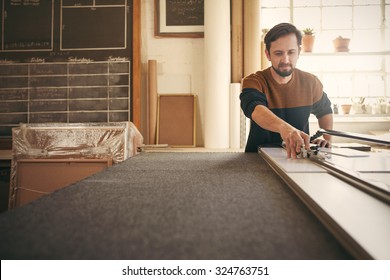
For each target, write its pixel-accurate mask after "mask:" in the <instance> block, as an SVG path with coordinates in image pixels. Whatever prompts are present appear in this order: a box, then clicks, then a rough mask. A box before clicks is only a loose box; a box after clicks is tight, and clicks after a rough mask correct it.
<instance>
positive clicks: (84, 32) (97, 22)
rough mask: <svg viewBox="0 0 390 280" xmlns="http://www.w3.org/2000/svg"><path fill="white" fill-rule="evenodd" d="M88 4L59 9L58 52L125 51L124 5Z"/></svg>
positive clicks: (125, 15) (125, 19) (125, 11)
mask: <svg viewBox="0 0 390 280" xmlns="http://www.w3.org/2000/svg"><path fill="white" fill-rule="evenodd" d="M64 2H65V3H66V1H64ZM68 2H69V1H68ZM116 2H118V1H116ZM91 4H92V3H85V4H78V5H74V6H71V5H69V6H67V5H64V4H63V6H62V7H61V25H60V26H61V27H62V28H61V50H78V49H90V50H97V49H106V50H107V49H125V48H126V42H127V39H126V36H127V34H126V23H127V6H126V1H123V0H122V3H117V4H114V2H111V3H100V2H97V3H95V4H94V5H91Z"/></svg>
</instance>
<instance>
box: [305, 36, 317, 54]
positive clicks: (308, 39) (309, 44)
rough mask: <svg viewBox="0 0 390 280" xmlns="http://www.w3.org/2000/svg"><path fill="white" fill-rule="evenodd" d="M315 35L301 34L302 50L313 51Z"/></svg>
mask: <svg viewBox="0 0 390 280" xmlns="http://www.w3.org/2000/svg"><path fill="white" fill-rule="evenodd" d="M314 39H315V36H313V35H303V37H302V50H303V51H304V52H313V46H314Z"/></svg>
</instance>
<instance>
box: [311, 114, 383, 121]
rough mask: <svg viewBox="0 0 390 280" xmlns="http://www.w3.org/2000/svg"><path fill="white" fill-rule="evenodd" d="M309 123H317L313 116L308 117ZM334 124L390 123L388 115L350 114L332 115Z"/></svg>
mask: <svg viewBox="0 0 390 280" xmlns="http://www.w3.org/2000/svg"><path fill="white" fill-rule="evenodd" d="M309 121H310V122H317V118H316V117H315V116H310V118H309ZM333 121H334V122H390V115H389V114H377V115H372V114H352V115H333Z"/></svg>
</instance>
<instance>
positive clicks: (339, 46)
mask: <svg viewBox="0 0 390 280" xmlns="http://www.w3.org/2000/svg"><path fill="white" fill-rule="evenodd" d="M350 42H351V39H350V38H342V37H337V38H336V39H334V40H333V46H334V50H335V51H336V52H349V43H350Z"/></svg>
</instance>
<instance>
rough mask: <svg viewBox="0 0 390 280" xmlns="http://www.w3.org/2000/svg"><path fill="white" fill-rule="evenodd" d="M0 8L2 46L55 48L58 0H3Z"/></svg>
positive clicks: (31, 49)
mask: <svg viewBox="0 0 390 280" xmlns="http://www.w3.org/2000/svg"><path fill="white" fill-rule="evenodd" d="M0 8H1V17H0V18H1V23H0V24H1V26H0V27H1V29H0V30H1V48H0V49H1V50H3V51H26V50H28V51H50V50H52V49H53V22H54V0H52V1H49V0H46V1H40V0H35V1H33V0H24V1H16V0H9V1H6V0H0ZM37 15H39V16H37Z"/></svg>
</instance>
